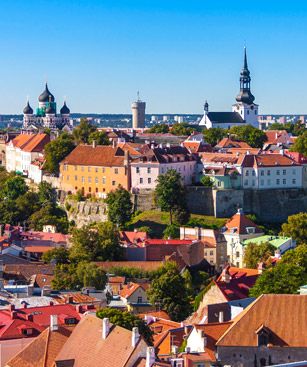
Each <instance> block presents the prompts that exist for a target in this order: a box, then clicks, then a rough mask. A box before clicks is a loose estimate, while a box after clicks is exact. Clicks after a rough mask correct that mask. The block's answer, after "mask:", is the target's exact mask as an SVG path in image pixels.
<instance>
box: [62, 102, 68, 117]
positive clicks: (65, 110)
mask: <svg viewBox="0 0 307 367" xmlns="http://www.w3.org/2000/svg"><path fill="white" fill-rule="evenodd" d="M60 114H61V115H69V114H70V109H69V108H68V107H67V105H66V102H64V105H63V107H62V108H61V109H60Z"/></svg>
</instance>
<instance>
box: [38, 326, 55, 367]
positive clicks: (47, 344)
mask: <svg viewBox="0 0 307 367" xmlns="http://www.w3.org/2000/svg"><path fill="white" fill-rule="evenodd" d="M47 330H48V335H47V340H46V347H45V353H44V365H43V367H45V365H46V360H47V355H48V354H47V352H48V346H49V339H50V333H51V330H50V326H49V327H48V328H47ZM34 340H35V339H34Z"/></svg>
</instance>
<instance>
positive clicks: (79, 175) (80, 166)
mask: <svg viewBox="0 0 307 367" xmlns="http://www.w3.org/2000/svg"><path fill="white" fill-rule="evenodd" d="M60 183H61V189H62V190H64V191H66V192H71V193H75V192H77V191H78V190H81V191H82V192H83V194H84V195H88V194H94V195H96V196H97V197H102V198H103V197H105V196H106V195H107V194H108V193H109V192H110V191H112V190H115V189H116V188H117V187H118V186H119V185H121V186H122V187H123V188H125V189H126V190H130V166H129V152H128V151H124V150H123V149H121V148H119V147H112V146H103V145H97V146H96V145H95V144H93V145H78V146H77V147H76V148H75V149H74V150H73V151H72V152H71V153H70V154H69V155H68V156H67V157H66V158H64V160H63V161H62V162H61V163H60Z"/></svg>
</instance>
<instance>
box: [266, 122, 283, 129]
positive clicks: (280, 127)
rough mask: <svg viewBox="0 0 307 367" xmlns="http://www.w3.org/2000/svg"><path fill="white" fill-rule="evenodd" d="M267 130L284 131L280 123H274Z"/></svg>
mask: <svg viewBox="0 0 307 367" xmlns="http://www.w3.org/2000/svg"><path fill="white" fill-rule="evenodd" d="M268 130H285V125H284V124H281V123H280V122H274V123H273V124H272V125H270V126H269V127H268Z"/></svg>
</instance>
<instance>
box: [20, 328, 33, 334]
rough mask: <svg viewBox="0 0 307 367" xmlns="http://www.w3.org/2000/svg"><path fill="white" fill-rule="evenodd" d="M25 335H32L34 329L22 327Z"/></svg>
mask: <svg viewBox="0 0 307 367" xmlns="http://www.w3.org/2000/svg"><path fill="white" fill-rule="evenodd" d="M22 333H23V335H32V334H33V329H22Z"/></svg>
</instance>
